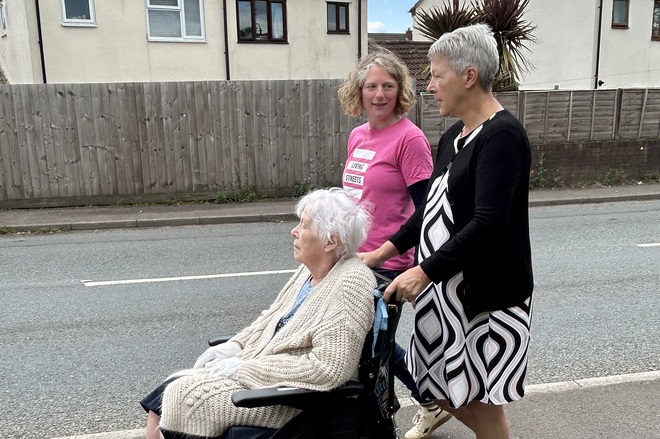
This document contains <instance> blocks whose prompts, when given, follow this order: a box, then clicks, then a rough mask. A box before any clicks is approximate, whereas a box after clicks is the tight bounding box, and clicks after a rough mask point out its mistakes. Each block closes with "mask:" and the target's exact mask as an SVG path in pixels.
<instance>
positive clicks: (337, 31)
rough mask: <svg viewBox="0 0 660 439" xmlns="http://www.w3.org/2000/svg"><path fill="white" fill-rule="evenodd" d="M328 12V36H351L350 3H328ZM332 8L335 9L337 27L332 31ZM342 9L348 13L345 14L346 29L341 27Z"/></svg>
mask: <svg viewBox="0 0 660 439" xmlns="http://www.w3.org/2000/svg"><path fill="white" fill-rule="evenodd" d="M326 5H327V6H326V11H327V19H326V26H327V28H328V34H333V35H335V34H344V35H346V34H350V33H351V22H350V16H349V10H350V3H343V2H326ZM330 6H334V7H335V26H336V29H334V30H331V29H330ZM340 9H344V10H345V11H346V13H345V21H346V23H345V27H343V28H342V27H341V26H340V20H339V17H340V11H339V10H340Z"/></svg>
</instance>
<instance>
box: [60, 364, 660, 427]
mask: <svg viewBox="0 0 660 439" xmlns="http://www.w3.org/2000/svg"><path fill="white" fill-rule="evenodd" d="M656 380H660V371H649V372H637V373H630V374H622V375H612V376H604V377H594V378H583V379H579V380H572V381H563V382H555V383H545V384H532V385H528V386H526V389H525V394H526V395H534V394H550V393H561V392H568V391H575V390H578V391H579V390H589V389H592V388H596V387H605V386H609V385H613V384H622V383H640V382H645V381H656ZM414 405H415V403H414V402H413V401H412V400H411V399H406V400H405V401H404V400H402V401H401V408H404V407H411V406H414ZM145 437H146V434H145V429H144V428H138V429H135V430H119V431H110V432H106V433H95V434H85V435H77V436H61V437H56V438H51V439H145Z"/></svg>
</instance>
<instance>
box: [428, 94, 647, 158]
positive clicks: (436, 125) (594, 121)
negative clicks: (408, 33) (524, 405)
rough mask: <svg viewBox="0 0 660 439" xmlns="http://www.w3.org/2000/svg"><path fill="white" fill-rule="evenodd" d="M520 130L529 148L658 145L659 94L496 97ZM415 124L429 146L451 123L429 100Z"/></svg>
mask: <svg viewBox="0 0 660 439" xmlns="http://www.w3.org/2000/svg"><path fill="white" fill-rule="evenodd" d="M496 96H497V99H498V100H499V101H500V102H501V103H502V105H503V106H504V107H505V108H507V109H508V110H509V111H511V113H513V114H514V115H515V116H516V117H517V118H518V119H519V120H520V121H521V122H522V123H523V125H525V129H526V130H527V135H528V136H529V139H530V142H531V143H532V145H544V144H548V143H578V142H593V141H608V140H642V139H660V89H618V90H566V91H564V90H561V91H559V90H558V91H554V90H553V91H519V92H506V93H499V94H497V95H496ZM418 102H419V105H418V106H417V118H418V120H419V121H421V123H420V126H421V127H422V129H423V130H424V132H425V133H426V135H427V137H428V138H429V141H430V142H431V144H437V142H438V139H439V137H440V135H441V134H442V133H443V132H444V131H446V130H447V128H448V127H450V126H451V124H453V123H454V122H455V121H456V120H455V119H452V118H442V117H440V115H439V114H438V107H437V104H436V102H435V101H434V100H433V96H432V95H429V94H422V95H420V96H419V99H418Z"/></svg>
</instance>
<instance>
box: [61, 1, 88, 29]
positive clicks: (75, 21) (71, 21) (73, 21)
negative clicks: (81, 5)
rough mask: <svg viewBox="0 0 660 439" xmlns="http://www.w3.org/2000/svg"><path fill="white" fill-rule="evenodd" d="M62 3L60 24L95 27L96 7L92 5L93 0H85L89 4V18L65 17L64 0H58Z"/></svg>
mask: <svg viewBox="0 0 660 439" xmlns="http://www.w3.org/2000/svg"><path fill="white" fill-rule="evenodd" d="M60 4H61V5H62V26H80V27H96V8H95V7H94V0H87V5H88V6H89V18H84V19H83V18H67V16H66V0H60Z"/></svg>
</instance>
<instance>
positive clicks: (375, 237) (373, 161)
mask: <svg viewBox="0 0 660 439" xmlns="http://www.w3.org/2000/svg"><path fill="white" fill-rule="evenodd" d="M432 171H433V160H432V159H431V147H430V146H429V142H428V140H427V139H426V137H425V136H424V133H423V132H422V130H420V129H419V128H418V127H417V126H416V125H415V124H414V123H412V122H411V121H410V120H408V119H406V118H402V119H401V120H400V121H398V122H396V123H395V124H392V125H390V126H388V127H386V128H381V129H377V130H375V129H371V128H369V124H364V125H360V126H359V127H356V128H355V129H354V130H353V131H352V132H351V135H350V136H349V138H348V158H347V160H346V165H345V166H344V174H343V176H342V177H343V178H342V181H343V186H344V189H346V190H347V191H348V192H349V194H350V195H351V196H352V197H354V198H356V199H358V200H360V202H361V203H364V204H365V205H366V206H367V207H368V209H369V211H370V212H371V214H372V216H373V219H372V225H371V229H370V230H369V234H368V235H367V240H366V242H365V243H364V244H363V245H362V247H360V251H371V250H375V249H377V248H378V247H380V246H381V245H382V244H383V243H384V242H386V241H387V240H388V239H389V238H390V237H391V236H392V235H393V234H394V233H395V232H396V231H397V230H399V227H401V225H402V224H403V223H404V222H406V221H407V220H408V218H410V216H411V215H412V214H413V212H414V211H415V205H414V204H413V201H412V198H410V193H409V192H408V186H411V185H413V184H415V183H417V182H418V181H420V180H426V179H428V178H429V177H430V176H431V172H432ZM413 255H414V250H410V251H408V252H406V253H405V254H403V255H398V256H395V257H393V258H391V259H389V260H387V261H386V262H385V263H383V265H382V268H384V269H387V270H396V271H403V270H407V269H408V268H410V267H412V265H413V259H414V256H413Z"/></svg>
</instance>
